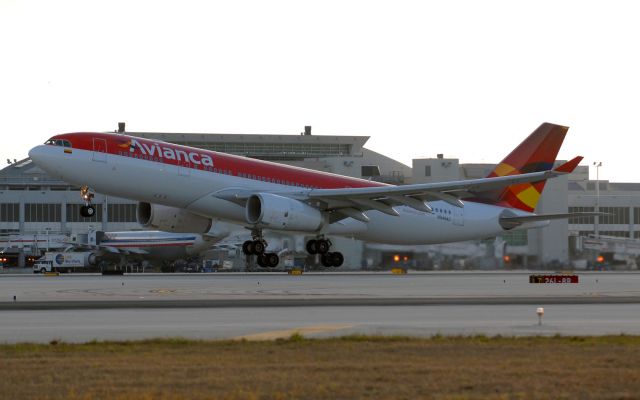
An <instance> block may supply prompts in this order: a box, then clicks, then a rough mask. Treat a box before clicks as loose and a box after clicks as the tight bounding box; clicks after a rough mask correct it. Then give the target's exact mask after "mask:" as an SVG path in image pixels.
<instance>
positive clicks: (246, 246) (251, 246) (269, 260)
mask: <svg viewBox="0 0 640 400" xmlns="http://www.w3.org/2000/svg"><path fill="white" fill-rule="evenodd" d="M251 236H253V240H247V241H246V242H244V243H242V252H243V253H244V254H245V255H246V256H252V255H255V256H257V263H258V265H259V266H260V267H262V268H275V267H277V266H278V263H279V262H280V257H278V255H277V254H276V253H265V250H266V249H267V242H266V241H265V240H264V238H263V237H262V231H259V230H257V231H254V232H252V235H251Z"/></svg>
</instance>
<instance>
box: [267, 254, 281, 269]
mask: <svg viewBox="0 0 640 400" xmlns="http://www.w3.org/2000/svg"><path fill="white" fill-rule="evenodd" d="M265 258H266V263H265V264H266V265H267V266H268V267H269V268H275V267H277V266H278V263H279V262H280V257H278V255H277V254H276V253H268V254H266V257H265Z"/></svg>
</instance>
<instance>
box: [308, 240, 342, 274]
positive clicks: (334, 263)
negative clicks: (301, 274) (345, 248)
mask: <svg viewBox="0 0 640 400" xmlns="http://www.w3.org/2000/svg"><path fill="white" fill-rule="evenodd" d="M330 249H331V240H329V239H325V238H322V237H320V238H318V239H311V240H309V241H308V242H307V252H308V253H309V254H320V262H321V263H322V265H323V266H325V267H336V268H337V267H339V266H341V265H342V263H344V256H343V255H342V253H340V252H339V251H335V252H331V251H329V250H330Z"/></svg>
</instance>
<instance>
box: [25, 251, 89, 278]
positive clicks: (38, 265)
mask: <svg viewBox="0 0 640 400" xmlns="http://www.w3.org/2000/svg"><path fill="white" fill-rule="evenodd" d="M97 262H98V260H97V256H96V254H95V253H94V252H92V251H82V252H48V253H45V254H44V256H42V257H40V258H39V259H38V260H37V261H36V262H35V264H33V272H34V273H38V272H41V273H45V272H73V271H77V270H86V269H87V267H92V266H95V265H97Z"/></svg>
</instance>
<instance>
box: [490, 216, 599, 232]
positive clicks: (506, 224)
mask: <svg viewBox="0 0 640 400" xmlns="http://www.w3.org/2000/svg"><path fill="white" fill-rule="evenodd" d="M598 215H600V216H602V215H609V214H607V213H601V212H577V213H561V214H532V215H512V216H503V217H500V226H502V227H503V228H504V229H513V228H516V227H518V226H520V225H522V224H525V223H527V222H537V221H551V220H554V219H566V218H573V217H595V216H598Z"/></svg>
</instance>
